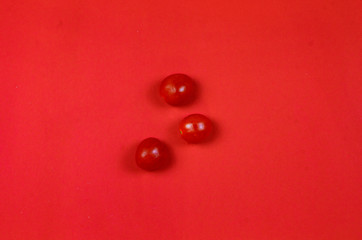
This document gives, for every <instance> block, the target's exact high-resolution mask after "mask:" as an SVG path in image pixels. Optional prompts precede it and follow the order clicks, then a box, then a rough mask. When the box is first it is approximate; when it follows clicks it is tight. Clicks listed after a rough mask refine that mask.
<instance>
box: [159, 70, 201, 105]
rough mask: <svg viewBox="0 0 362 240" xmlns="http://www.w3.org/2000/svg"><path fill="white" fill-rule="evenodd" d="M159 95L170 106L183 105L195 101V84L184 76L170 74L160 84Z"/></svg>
mask: <svg viewBox="0 0 362 240" xmlns="http://www.w3.org/2000/svg"><path fill="white" fill-rule="evenodd" d="M160 95H161V97H163V98H164V99H165V101H166V102H167V103H168V104H170V105H173V106H180V105H185V104H188V103H191V102H192V101H193V100H194V99H195V97H196V84H195V82H194V81H193V80H192V79H191V78H190V77H189V76H187V75H185V74H181V73H177V74H172V75H170V76H168V77H166V78H165V79H164V80H163V81H162V82H161V86H160Z"/></svg>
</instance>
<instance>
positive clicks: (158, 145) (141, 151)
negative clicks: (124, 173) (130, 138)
mask: <svg viewBox="0 0 362 240" xmlns="http://www.w3.org/2000/svg"><path fill="white" fill-rule="evenodd" d="M135 157H136V163H137V165H138V166H139V167H140V168H142V169H144V170H147V171H154V170H157V169H161V168H163V167H165V166H166V165H167V164H168V163H169V162H170V151H169V149H168V147H167V146H166V144H164V143H163V142H161V141H160V140H159V139H157V138H153V137H150V138H146V139H144V140H143V141H142V142H141V143H140V144H139V145H138V147H137V150H136V156H135Z"/></svg>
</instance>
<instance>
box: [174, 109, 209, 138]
mask: <svg viewBox="0 0 362 240" xmlns="http://www.w3.org/2000/svg"><path fill="white" fill-rule="evenodd" d="M179 129H180V134H181V136H182V138H183V139H185V140H186V141H187V142H188V143H200V142H204V141H206V140H208V139H209V138H210V137H211V135H212V132H213V130H214V126H213V124H212V122H211V121H210V119H208V118H207V117H206V116H204V115H202V114H191V115H189V116H187V117H185V118H184V119H182V121H181V122H180V125H179Z"/></svg>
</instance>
